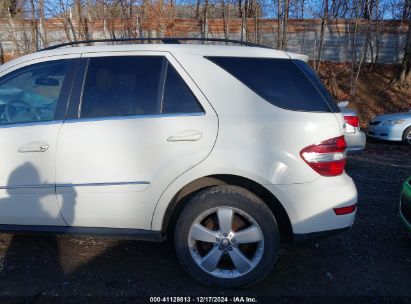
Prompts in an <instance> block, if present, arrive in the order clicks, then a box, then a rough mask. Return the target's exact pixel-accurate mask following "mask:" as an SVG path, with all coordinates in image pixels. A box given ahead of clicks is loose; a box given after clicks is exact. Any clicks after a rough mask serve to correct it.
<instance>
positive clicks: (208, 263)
mask: <svg viewBox="0 0 411 304" xmlns="http://www.w3.org/2000/svg"><path fill="white" fill-rule="evenodd" d="M222 254H223V252H222V251H221V250H220V249H218V247H214V248H213V249H211V250H210V252H208V253H207V255H206V256H205V257H203V258H202V259H201V262H200V265H201V266H202V267H203V268H204V269H205V270H207V271H209V272H212V271H213V270H214V269H216V267H217V265H218V262H220V258H221V255H222Z"/></svg>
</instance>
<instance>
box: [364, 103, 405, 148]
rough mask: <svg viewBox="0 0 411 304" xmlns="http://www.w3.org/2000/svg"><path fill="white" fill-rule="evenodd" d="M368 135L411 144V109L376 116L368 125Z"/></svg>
mask: <svg viewBox="0 0 411 304" xmlns="http://www.w3.org/2000/svg"><path fill="white" fill-rule="evenodd" d="M367 135H368V136H370V137H373V138H378V139H384V140H390V141H403V142H404V143H406V144H408V145H411V111H410V112H405V113H393V114H386V115H380V116H377V117H375V118H374V119H373V120H371V121H370V123H369V125H368V130H367Z"/></svg>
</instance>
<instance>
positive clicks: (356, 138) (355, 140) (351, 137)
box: [345, 130, 366, 154]
mask: <svg viewBox="0 0 411 304" xmlns="http://www.w3.org/2000/svg"><path fill="white" fill-rule="evenodd" d="M345 140H346V141H347V153H348V154H357V153H361V152H362V151H364V149H365V143H366V136H365V133H364V132H362V131H360V130H357V131H356V132H353V133H346V134H345Z"/></svg>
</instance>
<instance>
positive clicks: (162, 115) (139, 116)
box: [64, 112, 206, 123]
mask: <svg viewBox="0 0 411 304" xmlns="http://www.w3.org/2000/svg"><path fill="white" fill-rule="evenodd" d="M205 114H206V113H205V112H193V113H164V114H161V113H158V114H137V115H129V116H104V117H85V118H70V119H67V120H65V121H64V123H76V122H88V121H104V120H129V119H145V118H166V117H167V118H168V117H187V116H204V115H205Z"/></svg>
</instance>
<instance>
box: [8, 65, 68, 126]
mask: <svg viewBox="0 0 411 304" xmlns="http://www.w3.org/2000/svg"><path fill="white" fill-rule="evenodd" d="M68 64H69V61H68V60H58V61H52V62H47V63H39V64H34V65H31V66H29V67H24V68H22V69H19V70H17V71H14V72H12V73H11V74H8V75H6V76H4V77H2V79H0V124H7V123H18V122H35V121H47V120H53V119H54V116H55V113H56V108H57V103H58V101H59V98H60V95H61V92H62V87H63V82H64V79H65V76H66V72H67V68H68Z"/></svg>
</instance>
